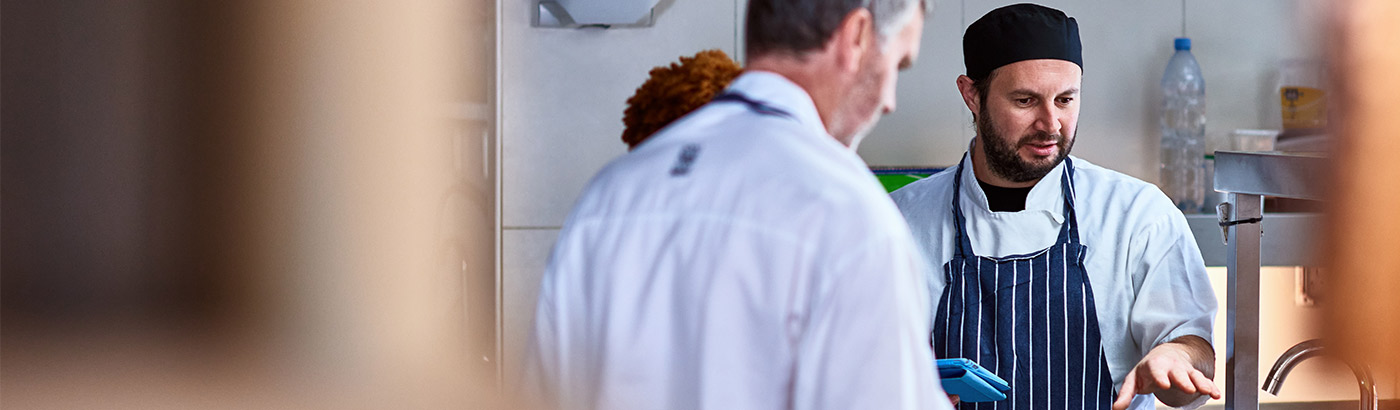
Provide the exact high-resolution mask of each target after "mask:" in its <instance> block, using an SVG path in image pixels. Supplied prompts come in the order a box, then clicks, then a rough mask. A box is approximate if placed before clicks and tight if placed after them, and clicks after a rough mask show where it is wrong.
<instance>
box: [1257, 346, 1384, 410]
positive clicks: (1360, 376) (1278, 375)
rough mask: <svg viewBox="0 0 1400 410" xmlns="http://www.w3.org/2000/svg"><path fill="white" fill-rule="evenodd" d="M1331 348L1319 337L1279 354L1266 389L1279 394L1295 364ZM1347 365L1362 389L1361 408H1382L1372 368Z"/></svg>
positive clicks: (1373, 409)
mask: <svg viewBox="0 0 1400 410" xmlns="http://www.w3.org/2000/svg"><path fill="white" fill-rule="evenodd" d="M1325 350H1329V349H1327V348H1326V347H1325V346H1323V344H1322V341H1321V340H1319V339H1312V340H1304V341H1302V342H1300V343H1298V344H1296V345H1293V347H1292V348H1289V349H1288V351H1287V352H1283V356H1279V358H1278V361H1277V362H1274V368H1273V369H1271V370H1269V377H1266V378H1264V387H1263V389H1264V391H1267V392H1269V394H1272V395H1275V396H1277V395H1278V391H1279V389H1281V388H1283V379H1285V378H1287V377H1288V372H1290V371H1293V366H1297V365H1298V363H1299V362H1302V361H1303V360H1307V359H1308V358H1311V357H1316V356H1318V355H1321V354H1322V353H1323V351H1325ZM1346 364H1347V367H1350V368H1351V372H1352V373H1353V374H1355V375H1356V384H1357V386H1358V387H1360V389H1361V407H1360V408H1361V410H1376V409H1379V408H1380V402H1379V401H1378V400H1379V397H1378V396H1376V380H1375V378H1373V377H1371V368H1370V367H1368V366H1366V365H1365V364H1357V363H1352V362H1350V361H1346Z"/></svg>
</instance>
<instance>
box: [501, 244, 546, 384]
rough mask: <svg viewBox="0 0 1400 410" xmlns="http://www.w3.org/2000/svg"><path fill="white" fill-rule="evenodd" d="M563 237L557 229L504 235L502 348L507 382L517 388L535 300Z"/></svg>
mask: <svg viewBox="0 0 1400 410" xmlns="http://www.w3.org/2000/svg"><path fill="white" fill-rule="evenodd" d="M558 236H559V231H558V230H556V229H510V230H506V231H505V233H503V234H502V235H501V248H502V253H503V254H502V262H503V266H504V269H503V270H502V275H501V299H502V300H503V301H504V302H503V303H502V306H501V315H502V322H504V326H503V329H501V341H502V343H501V346H502V348H503V350H504V352H503V353H502V356H503V361H502V362H501V365H502V367H504V372H503V375H502V376H503V382H504V383H505V385H506V386H507V387H513V386H515V385H516V383H518V382H519V381H520V377H521V376H520V370H521V362H522V359H523V358H524V357H525V343H526V342H527V341H528V340H529V335H530V326H531V325H533V324H534V320H535V300H536V299H538V298H539V292H540V289H539V287H540V277H541V276H543V275H544V268H545V263H546V261H548V259H549V252H550V250H551V249H552V248H553V247H554V239H555V238H556V237H558Z"/></svg>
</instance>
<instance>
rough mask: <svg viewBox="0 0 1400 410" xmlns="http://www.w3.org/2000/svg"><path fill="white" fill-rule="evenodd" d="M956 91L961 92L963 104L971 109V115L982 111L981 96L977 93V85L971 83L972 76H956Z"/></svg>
mask: <svg viewBox="0 0 1400 410" xmlns="http://www.w3.org/2000/svg"><path fill="white" fill-rule="evenodd" d="M982 81H986V80H982ZM958 93H960V94H962V98H963V104H967V109H969V110H972V115H973V116H976V115H977V113H979V112H982V111H981V108H982V104H983V101H982V96H979V95H977V87H976V86H974V85H973V82H972V77H968V76H965V75H960V76H958Z"/></svg>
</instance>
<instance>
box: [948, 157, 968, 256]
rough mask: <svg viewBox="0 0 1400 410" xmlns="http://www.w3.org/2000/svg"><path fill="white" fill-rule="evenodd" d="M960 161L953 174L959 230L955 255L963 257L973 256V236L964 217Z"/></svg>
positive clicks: (954, 206) (955, 224) (955, 210)
mask: <svg viewBox="0 0 1400 410" xmlns="http://www.w3.org/2000/svg"><path fill="white" fill-rule="evenodd" d="M964 162H967V161H958V170H957V172H956V173H954V174H953V224H954V227H956V229H957V232H958V245H957V247H956V248H954V251H953V252H954V253H953V254H954V255H955V256H958V257H962V258H971V257H973V252H972V238H971V237H969V236H968V234H967V226H966V225H967V220H966V219H965V218H963V211H962V173H963V163H964Z"/></svg>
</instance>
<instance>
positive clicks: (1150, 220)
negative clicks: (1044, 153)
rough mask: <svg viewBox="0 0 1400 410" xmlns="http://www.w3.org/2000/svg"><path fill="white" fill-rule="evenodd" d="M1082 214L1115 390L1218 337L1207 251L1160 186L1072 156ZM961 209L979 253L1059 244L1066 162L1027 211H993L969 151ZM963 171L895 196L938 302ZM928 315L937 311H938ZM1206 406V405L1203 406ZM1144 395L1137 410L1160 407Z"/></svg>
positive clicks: (1033, 195)
mask: <svg viewBox="0 0 1400 410" xmlns="http://www.w3.org/2000/svg"><path fill="white" fill-rule="evenodd" d="M1073 159H1074V189H1075V212H1076V218H1077V219H1078V220H1079V221H1078V222H1079V235H1080V240H1081V242H1082V243H1083V244H1084V245H1085V246H1087V247H1088V254H1087V255H1086V257H1085V260H1084V268H1085V270H1086V271H1087V272H1088V275H1089V282H1090V286H1091V287H1092V288H1093V291H1094V303H1095V306H1096V308H1097V310H1098V316H1099V318H1098V320H1099V331H1100V333H1101V334H1102V337H1103V341H1102V343H1103V348H1104V354H1105V356H1106V360H1107V362H1108V369H1109V372H1110V373H1112V375H1113V384H1114V391H1115V392H1117V388H1118V387H1121V386H1122V384H1123V379H1124V377H1125V376H1127V374H1128V371H1130V370H1132V369H1133V366H1135V365H1137V363H1138V361H1140V360H1141V359H1142V357H1143V355H1145V354H1146V353H1147V351H1148V350H1151V349H1152V348H1153V347H1155V346H1157V345H1158V344H1161V343H1163V342H1167V341H1170V340H1172V339H1175V338H1178V337H1181V336H1186V335H1196V336H1200V337H1201V338H1204V339H1205V340H1206V341H1211V330H1212V329H1213V326H1214V321H1215V311H1216V298H1215V291H1214V289H1213V288H1212V287H1211V284H1210V278H1209V276H1207V274H1206V270H1205V262H1204V260H1202V259H1201V251H1200V248H1198V247H1197V245H1196V239H1195V237H1193V236H1192V235H1191V229H1190V227H1188V226H1187V224H1186V218H1185V217H1184V216H1183V215H1182V213H1181V211H1179V210H1177V209H1176V206H1175V205H1173V204H1172V202H1171V200H1170V199H1168V198H1167V196H1166V195H1165V194H1163V193H1162V191H1161V190H1160V189H1158V188H1157V187H1156V186H1155V185H1152V184H1149V183H1147V182H1143V181H1141V180H1138V179H1136V178H1133V177H1130V176H1127V175H1124V174H1122V173H1119V172H1116V171H1113V170H1109V169H1106V168H1103V167H1100V166H1097V165H1094V164H1092V163H1090V162H1089V161H1086V160H1083V159H1080V158H1078V157H1073ZM963 163H964V167H965V170H964V171H963V174H962V198H961V200H960V201H961V207H962V209H963V213H964V214H965V215H966V217H967V229H968V236H969V237H970V239H971V241H972V248H973V250H974V251H975V252H976V254H977V255H979V256H991V257H1004V256H1009V255H1018V254H1027V253H1032V252H1036V251H1039V250H1041V249H1045V248H1046V247H1049V246H1050V245H1051V244H1053V243H1055V240H1056V238H1057V237H1058V236H1057V235H1058V234H1059V230H1060V225H1061V224H1062V223H1064V220H1063V219H1064V211H1063V210H1064V199H1063V197H1062V196H1061V194H1060V189H1061V185H1062V182H1061V181H1062V179H1061V177H1060V176H1061V175H1062V174H1063V172H1064V167H1065V164H1064V163H1063V162H1061V163H1060V165H1059V166H1057V167H1055V169H1053V170H1051V171H1050V172H1049V173H1048V174H1046V177H1045V178H1041V180H1040V181H1039V182H1038V183H1036V185H1035V187H1033V188H1031V191H1030V193H1029V194H1028V196H1027V197H1026V209H1025V210H1023V211H1020V212H992V211H991V210H990V208H989V206H988V205H987V195H986V194H985V193H984V192H982V187H981V186H980V185H978V183H977V179H976V176H975V175H974V172H973V171H972V161H971V160H970V159H969V158H968V156H967V154H964V157H963ZM955 170H956V167H949V168H948V169H946V170H944V171H942V172H939V173H937V174H934V175H933V176H930V177H928V178H925V179H923V180H920V181H917V182H914V183H911V184H909V185H906V186H905V187H904V188H901V189H899V190H898V191H895V192H894V193H893V194H892V197H893V198H894V201H895V203H896V204H897V205H898V206H899V209H900V212H902V213H903V214H904V217H905V219H906V220H908V222H909V226H910V230H911V231H912V232H913V233H914V238H915V241H916V242H918V244H919V247H920V249H921V251H923V252H924V253H925V257H926V258H927V260H928V261H930V262H932V263H933V265H931V267H930V269H929V272H931V273H932V276H930V277H929V282H930V288H931V291H932V300H933V301H934V302H935V303H936V302H937V301H938V298H939V296H940V295H941V294H942V292H943V288H944V284H945V283H944V282H945V280H944V276H943V265H944V264H945V263H947V262H948V261H949V260H951V259H952V258H953V253H954V252H955V249H954V248H955V247H956V246H957V230H956V229H957V228H956V227H955V226H954V217H953V212H952V210H951V209H950V208H949V206H950V205H951V202H952V198H953V178H954V174H955V172H954V171H955ZM929 309H930V311H933V312H936V311H937V310H936V309H935V307H934V306H930V307H929ZM1201 402H1204V400H1198V401H1197V404H1199V403H1201ZM1152 403H1153V397H1152V396H1151V395H1139V396H1138V397H1136V398H1135V399H1134V401H1133V405H1132V407H1131V408H1134V409H1151V408H1153V404H1152Z"/></svg>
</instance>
